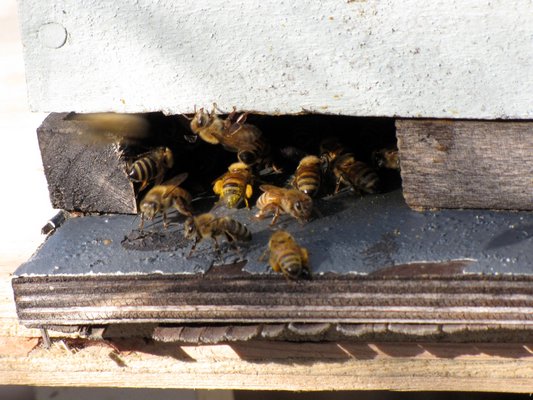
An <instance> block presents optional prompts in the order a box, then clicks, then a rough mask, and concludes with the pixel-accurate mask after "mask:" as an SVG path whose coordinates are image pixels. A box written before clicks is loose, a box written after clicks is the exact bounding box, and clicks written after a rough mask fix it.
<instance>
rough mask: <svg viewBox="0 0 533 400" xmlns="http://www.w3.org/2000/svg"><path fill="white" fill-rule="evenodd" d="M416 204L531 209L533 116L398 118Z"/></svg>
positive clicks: (407, 181)
mask: <svg viewBox="0 0 533 400" xmlns="http://www.w3.org/2000/svg"><path fill="white" fill-rule="evenodd" d="M396 134H397V137H398V147H399V150H400V159H401V169H402V185H403V195H404V197H405V200H406V202H407V204H408V205H409V206H410V207H412V208H414V209H428V208H429V209H433V208H484V209H505V210H533V122H511V121H498V122H496V121H451V120H397V121H396Z"/></svg>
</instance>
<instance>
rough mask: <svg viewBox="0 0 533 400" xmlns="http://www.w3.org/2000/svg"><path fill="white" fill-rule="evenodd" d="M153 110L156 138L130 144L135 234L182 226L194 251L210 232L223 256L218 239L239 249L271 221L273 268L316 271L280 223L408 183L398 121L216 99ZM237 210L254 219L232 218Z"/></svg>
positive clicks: (126, 147) (288, 273) (299, 273)
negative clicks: (186, 108)
mask: <svg viewBox="0 0 533 400" xmlns="http://www.w3.org/2000/svg"><path fill="white" fill-rule="evenodd" d="M146 117H147V119H148V120H149V122H150V126H151V128H150V135H149V136H148V139H147V140H144V141H143V142H141V143H140V144H139V143H133V144H132V143H129V144H128V143H127V142H126V143H122V146H121V147H122V151H123V157H124V158H125V159H126V160H127V161H128V163H127V165H128V171H127V173H128V176H129V178H130V180H131V181H132V182H133V183H134V184H135V187H136V193H137V200H138V205H139V207H138V208H139V218H140V222H139V226H138V228H136V229H134V232H132V233H135V234H134V235H130V237H133V236H135V237H136V238H139V237H144V236H146V235H149V234H151V233H154V232H157V235H161V232H163V233H164V232H166V231H168V230H169V229H173V228H175V227H176V226H177V225H179V228H180V229H181V230H182V235H183V238H184V246H185V245H188V244H187V243H192V246H191V248H190V252H189V253H188V256H189V257H193V256H194V253H195V252H196V251H199V250H197V245H198V244H199V243H200V242H202V241H203V240H206V239H209V240H212V241H213V244H214V248H215V253H216V254H215V255H219V254H220V252H221V247H220V243H219V242H227V244H226V243H225V247H226V251H231V252H235V253H236V254H240V252H241V245H245V244H246V243H247V242H250V241H253V240H254V239H253V235H252V229H251V226H253V225H254V224H256V223H258V221H259V220H262V219H266V218H271V220H270V228H271V230H272V235H271V237H270V239H269V240H268V243H262V244H261V245H262V246H263V247H264V248H265V251H264V254H263V256H266V255H268V259H269V264H270V266H271V268H272V269H273V270H274V271H279V272H282V273H283V275H284V276H285V277H286V278H288V279H297V278H299V277H304V276H310V271H311V270H312V265H309V261H308V260H309V258H308V254H307V250H306V249H305V248H303V247H301V246H300V245H299V244H298V243H297V241H296V240H295V238H294V237H293V236H292V235H291V234H290V233H289V232H287V231H286V230H284V229H280V227H281V228H284V227H286V226H287V225H291V224H300V225H301V226H305V224H307V223H308V222H309V221H311V220H313V219H317V218H321V206H320V202H321V201H323V200H324V199H330V198H335V197H336V196H347V195H348V196H353V198H354V199H357V198H360V197H361V196H372V195H375V194H378V193H382V192H387V191H390V190H393V189H395V188H397V187H399V186H400V185H401V181H400V174H399V170H400V164H399V157H398V150H397V148H396V138H395V131H394V123H393V121H392V120H389V119H380V118H355V117H343V116H325V115H315V114H309V115H299V116H267V115H259V114H248V113H238V112H237V111H236V110H235V109H234V110H233V111H232V112H230V113H229V114H226V113H223V112H221V111H220V110H218V108H217V107H216V105H214V106H213V108H212V109H211V110H206V109H204V108H200V109H198V110H195V113H194V114H191V115H179V116H163V115H162V114H147V116H146ZM354 206H355V201H354ZM235 210H239V211H240V212H241V213H242V212H245V213H247V214H248V217H249V218H248V221H242V219H241V220H239V219H236V218H233V213H234V212H235ZM242 210H244V211H242ZM149 221H150V222H149ZM228 247H229V248H228Z"/></svg>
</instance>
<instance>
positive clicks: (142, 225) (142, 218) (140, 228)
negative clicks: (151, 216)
mask: <svg viewBox="0 0 533 400" xmlns="http://www.w3.org/2000/svg"><path fill="white" fill-rule="evenodd" d="M143 228H144V213H141V224H140V225H139V230H140V231H141V232H142V230H143Z"/></svg>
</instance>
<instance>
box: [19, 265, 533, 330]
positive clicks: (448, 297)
mask: <svg viewBox="0 0 533 400" xmlns="http://www.w3.org/2000/svg"><path fill="white" fill-rule="evenodd" d="M532 279H533V278H530V277H527V276H521V277H512V276H509V277H506V276H482V275H459V276H455V277H450V278H440V277H418V278H414V277H412V278H410V279H407V278H405V279H404V278H387V277H384V278H379V277H370V276H368V277H361V276H338V275H334V274H329V275H322V276H317V277H316V278H315V279H314V280H312V281H309V282H306V284H305V285H301V284H297V283H294V282H287V281H286V280H285V279H284V278H283V277H281V276H274V275H269V276H256V275H253V274H246V273H242V272H240V273H238V274H235V275H231V276H230V275H228V276H225V277H218V278H217V279H214V278H213V279H210V278H208V275H206V277H203V276H201V275H197V276H181V275H180V276H166V275H163V276H161V275H144V276H141V275H132V276H127V275H123V276H117V275H111V276H82V277H80V276H70V277H68V276H59V277H50V276H48V277H47V276H43V277H23V276H22V277H17V278H15V279H14V281H13V287H14V291H15V298H16V303H17V307H18V315H19V317H20V319H21V321H22V322H23V323H24V324H26V325H28V326H39V325H83V324H109V323H148V322H151V323H184V322H203V323H206V322H217V323H247V324H249V323H261V322H268V323H279V322H284V323H291V322H292V323H310V322H312V323H348V322H349V323H368V322H373V323H409V324H412V323H423V324H435V323H477V324H533V286H532V285H531V280H532ZM163 294H164V295H163ZM295 326H297V325H295ZM306 329H308V328H306Z"/></svg>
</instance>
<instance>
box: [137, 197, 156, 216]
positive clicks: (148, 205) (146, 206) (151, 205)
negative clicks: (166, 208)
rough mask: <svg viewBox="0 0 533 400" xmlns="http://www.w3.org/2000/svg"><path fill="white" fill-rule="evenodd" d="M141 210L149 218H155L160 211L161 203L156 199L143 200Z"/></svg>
mask: <svg viewBox="0 0 533 400" xmlns="http://www.w3.org/2000/svg"><path fill="white" fill-rule="evenodd" d="M140 208H141V212H142V213H143V215H144V216H145V217H146V218H148V219H154V217H155V215H156V214H157V212H158V211H159V204H158V203H156V202H155V201H143V202H142V203H141V207H140Z"/></svg>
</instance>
